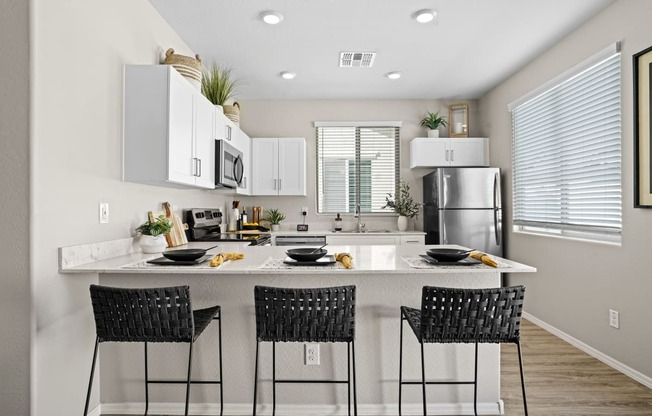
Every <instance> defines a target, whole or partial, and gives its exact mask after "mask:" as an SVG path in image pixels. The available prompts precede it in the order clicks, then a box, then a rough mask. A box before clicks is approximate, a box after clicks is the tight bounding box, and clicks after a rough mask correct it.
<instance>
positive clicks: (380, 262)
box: [61, 243, 536, 415]
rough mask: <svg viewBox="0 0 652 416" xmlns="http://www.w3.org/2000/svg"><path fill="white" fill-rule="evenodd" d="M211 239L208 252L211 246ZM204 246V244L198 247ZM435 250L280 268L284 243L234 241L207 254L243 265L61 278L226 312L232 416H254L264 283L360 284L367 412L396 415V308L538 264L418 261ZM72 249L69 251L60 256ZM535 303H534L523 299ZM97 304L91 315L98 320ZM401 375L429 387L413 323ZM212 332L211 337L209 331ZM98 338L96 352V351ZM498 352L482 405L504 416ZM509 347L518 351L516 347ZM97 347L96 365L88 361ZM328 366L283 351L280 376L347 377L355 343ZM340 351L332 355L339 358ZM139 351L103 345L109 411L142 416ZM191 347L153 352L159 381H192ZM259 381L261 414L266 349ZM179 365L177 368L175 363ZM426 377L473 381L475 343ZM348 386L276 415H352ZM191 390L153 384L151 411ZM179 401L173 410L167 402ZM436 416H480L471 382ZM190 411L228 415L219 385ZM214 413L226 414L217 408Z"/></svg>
mask: <svg viewBox="0 0 652 416" xmlns="http://www.w3.org/2000/svg"><path fill="white" fill-rule="evenodd" d="M209 246H210V245H207V244H205V243H204V246H203V247H204V248H207V247H209ZM195 247H202V245H201V243H196V244H195ZM427 248H428V247H427V246H414V245H411V246H340V247H334V246H328V251H329V253H330V254H332V253H335V252H349V253H351V255H352V257H353V268H352V269H344V268H343V267H342V266H341V265H340V264H339V263H337V264H335V265H332V266H313V267H309V268H308V267H296V266H288V265H285V264H284V263H283V259H284V258H285V249H286V247H247V246H244V245H238V244H234V243H231V244H225V245H221V246H219V247H218V248H215V249H212V250H210V251H209V254H214V253H218V252H226V251H231V252H242V253H244V255H245V258H244V259H243V260H236V261H231V262H228V263H226V264H224V265H222V266H221V267H219V268H210V267H209V266H208V265H207V264H203V265H199V266H190V267H181V266H154V267H153V266H151V265H148V264H147V263H145V261H146V260H147V259H149V258H152V257H156V256H155V255H154V256H152V255H147V256H145V255H143V254H141V253H131V254H126V255H123V256H119V257H114V258H107V259H99V260H98V261H95V262H92V263H81V264H78V263H80V261H79V259H77V260H76V261H75V262H66V260H65V258H66V255H65V253H62V254H61V257H62V262H61V264H62V265H64V266H62V267H61V271H62V272H63V273H89V272H91V273H98V274H99V284H102V285H108V286H122V287H155V286H174V285H189V286H190V290H191V295H192V300H193V307H194V308H202V307H207V306H211V305H214V304H219V305H220V306H221V307H222V314H223V323H222V334H223V340H224V346H223V354H224V399H225V414H227V415H232V414H233V415H246V414H251V403H252V394H253V377H254V360H255V346H256V342H255V320H254V308H253V290H254V286H256V285H265V286H280V287H326V286H339V285H350V284H353V285H356V287H357V292H356V293H357V300H356V301H357V304H356V345H355V347H356V367H357V385H358V394H357V397H358V409H359V413H360V414H374V415H396V414H397V405H396V403H397V401H398V367H399V360H398V357H399V328H400V314H399V307H400V306H401V305H408V306H413V307H419V305H420V301H421V288H422V287H423V286H424V285H431V286H448V287H463V288H479V287H497V286H500V284H501V274H502V273H523V272H534V271H536V270H535V269H534V268H532V267H530V266H526V265H523V264H520V263H517V262H513V261H509V260H506V259H501V258H497V260H498V262H499V267H498V268H491V267H489V266H485V265H476V266H447V267H444V266H439V267H437V266H431V265H429V264H428V263H426V262H420V261H419V254H424V253H425V251H426V249H427ZM62 250H63V249H62ZM526 306H527V296H526ZM90 313H91V312H90V300H89V315H90ZM405 329H406V330H407V332H406V337H405V340H404V364H403V374H404V378H405V379H413V380H419V379H420V355H419V344H418V343H417V341H416V338H415V337H414V336H413V335H412V333H411V332H410V331H409V329H408V328H407V327H406V328H405ZM211 331H213V332H211ZM91 341H92V340H89V346H90V345H92V343H91ZM499 348H500V347H499V346H498V345H482V346H481V348H480V357H479V363H480V365H479V380H480V381H479V387H478V403H479V408H478V409H479V411H480V412H481V413H482V414H500V413H501V412H502V401H501V400H500V355H499V351H500V349H499ZM506 348H510V346H507V347H506ZM195 351H196V353H193V355H194V358H195V360H194V361H195V366H194V368H193V375H194V376H197V377H204V378H207V377H208V378H210V377H215V375H216V374H217V368H218V361H217V354H216V351H217V341H216V328H211V327H209V328H208V329H207V333H206V334H204V335H202V337H201V338H200V340H199V342H198V343H197V345H196V347H195ZM90 353H91V351H90V347H89V357H90ZM320 353H321V357H320V358H321V360H320V361H321V365H319V366H306V365H304V364H303V358H304V353H303V345H302V344H300V343H287V344H278V345H277V367H276V368H277V377H278V378H296V379H301V378H339V379H341V378H345V377H346V345H345V344H321V351H320ZM333 354H335V355H333ZM142 355H143V354H142V345H136V344H122V345H120V344H118V345H113V344H110V343H109V344H106V345H103V346H102V349H101V359H100V373H101V381H102V382H101V402H102V403H103V406H102V411H103V413H109V414H114V413H117V414H120V413H121V412H124V413H126V412H128V411H133V409H140V407H138V406H139V405H138V403H142V402H143V400H144V395H143V386H142V377H143V356H142ZM186 359H187V346H185V345H168V344H166V345H161V346H153V347H152V348H150V372H151V373H152V377H170V378H180V377H183V374H184V366H185V363H186ZM260 360H261V361H260V370H259V371H260V374H259V380H260V384H259V388H258V392H259V397H258V403H261V407H260V411H261V413H260V414H270V413H269V411H270V409H271V382H270V380H271V367H272V364H271V344H269V343H263V344H261V351H260ZM170 363H174V364H170ZM426 377H427V378H430V379H448V380H450V379H460V378H461V379H472V377H473V346H472V345H427V346H426ZM346 398H347V395H346V387H345V386H344V385H319V384H317V385H315V384H306V385H302V384H299V385H280V386H278V388H277V402H278V403H277V414H279V415H285V414H294V415H299V414H301V415H330V414H345V412H346V400H347V399H346ZM182 401H183V387H182V386H163V387H156V386H155V387H153V388H150V402H151V404H150V411H151V412H152V413H153V414H157V413H165V414H171V413H174V412H175V411H176V410H178V409H181V408H182V404H181V402H182ZM170 402H176V403H175V404H170ZM428 402H429V414H472V413H473V388H472V387H471V386H430V387H428ZM191 403H193V408H191V410H192V409H194V411H195V414H197V413H198V414H219V395H218V393H217V389H216V388H215V387H205V386H201V385H195V386H193V392H192V397H191ZM216 410H217V411H216ZM420 412H421V390H420V387H418V386H406V387H405V388H404V390H403V414H405V415H410V414H420Z"/></svg>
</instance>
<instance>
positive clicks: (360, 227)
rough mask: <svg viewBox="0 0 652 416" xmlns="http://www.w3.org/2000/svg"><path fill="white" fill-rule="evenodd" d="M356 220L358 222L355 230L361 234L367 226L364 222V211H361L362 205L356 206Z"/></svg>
mask: <svg viewBox="0 0 652 416" xmlns="http://www.w3.org/2000/svg"><path fill="white" fill-rule="evenodd" d="M355 218H357V220H358V222H357V224H356V227H355V229H356V231H357V232H361V231H362V230H363V229H364V227H365V225H366V224H364V223H363V222H362V211H360V204H355Z"/></svg>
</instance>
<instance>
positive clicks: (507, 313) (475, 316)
mask: <svg viewBox="0 0 652 416" xmlns="http://www.w3.org/2000/svg"><path fill="white" fill-rule="evenodd" d="M524 295H525V287H523V286H511V287H503V288H495V289H454V288H444V287H434V286H424V287H423V292H422V297H421V337H422V342H438V343H441V342H443V343H446V342H455V343H457V342H472V343H475V342H480V343H503V342H518V341H519V340H520V336H521V315H522V313H523V299H524Z"/></svg>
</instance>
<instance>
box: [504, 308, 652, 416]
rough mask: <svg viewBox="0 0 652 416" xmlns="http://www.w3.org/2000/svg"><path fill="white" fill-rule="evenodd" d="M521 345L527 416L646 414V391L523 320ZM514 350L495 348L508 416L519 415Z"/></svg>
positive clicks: (649, 400) (649, 399) (650, 404)
mask: <svg viewBox="0 0 652 416" xmlns="http://www.w3.org/2000/svg"><path fill="white" fill-rule="evenodd" d="M521 349H522V354H523V368H524V372H525V389H526V393H527V399H528V413H529V415H531V416H543V415H545V416H562V415H563V416H576V415H582V416H584V415H586V416H599V415H623V416H624V415H627V416H636V415H648V416H650V415H652V390H651V389H648V388H647V387H645V386H643V385H642V384H639V383H637V382H636V381H634V380H632V379H631V378H629V377H627V376H625V375H624V374H622V373H620V372H618V371H616V370H614V369H613V368H611V367H609V366H608V365H606V364H604V363H602V362H600V361H598V360H597V359H595V358H593V357H591V356H590V355H588V354H586V353H584V352H582V351H580V350H579V349H577V348H575V347H574V346H572V345H570V344H568V343H567V342H566V341H563V340H562V339H560V338H558V337H556V336H554V335H552V334H550V333H549V332H547V331H545V330H543V329H541V328H539V327H537V326H536V325H534V324H532V323H531V322H528V321H525V320H524V321H523V326H522V332H521ZM516 351H517V350H516V346H515V345H508V344H506V345H503V346H501V365H502V372H501V384H502V389H501V392H502V393H501V396H502V398H503V400H504V401H505V414H506V415H508V416H518V415H524V414H525V412H524V411H523V402H522V401H521V384H520V377H519V373H518V355H517V352H516ZM651 359H652V358H651Z"/></svg>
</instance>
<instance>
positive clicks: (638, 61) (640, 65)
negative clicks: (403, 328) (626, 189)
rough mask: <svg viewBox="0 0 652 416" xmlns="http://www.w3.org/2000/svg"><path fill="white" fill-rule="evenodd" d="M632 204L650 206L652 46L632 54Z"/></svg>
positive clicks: (651, 200)
mask: <svg viewBox="0 0 652 416" xmlns="http://www.w3.org/2000/svg"><path fill="white" fill-rule="evenodd" d="M633 68H634V208H652V169H651V166H652V165H651V163H650V161H651V160H652V145H651V143H650V140H651V139H652V127H651V124H650V120H651V119H652V46H651V47H649V48H647V49H645V50H643V51H641V52H639V53H637V54H635V55H634V56H633Z"/></svg>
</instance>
